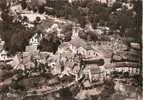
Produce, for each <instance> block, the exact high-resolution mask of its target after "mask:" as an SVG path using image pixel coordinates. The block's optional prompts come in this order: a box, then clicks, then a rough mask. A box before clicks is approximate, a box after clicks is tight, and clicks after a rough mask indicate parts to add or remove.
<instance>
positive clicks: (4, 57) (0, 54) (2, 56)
mask: <svg viewBox="0 0 143 100" xmlns="http://www.w3.org/2000/svg"><path fill="white" fill-rule="evenodd" d="M7 59H8V57H7V51H5V50H2V51H1V52H0V61H6V60H7Z"/></svg>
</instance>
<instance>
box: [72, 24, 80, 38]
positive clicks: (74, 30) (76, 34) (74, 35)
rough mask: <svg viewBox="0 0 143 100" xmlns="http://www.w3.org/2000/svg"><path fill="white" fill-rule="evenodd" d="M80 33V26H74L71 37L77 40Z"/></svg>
mask: <svg viewBox="0 0 143 100" xmlns="http://www.w3.org/2000/svg"><path fill="white" fill-rule="evenodd" d="M79 31H80V25H79V24H74V26H73V28H72V37H71V39H75V38H77V37H78V33H79Z"/></svg>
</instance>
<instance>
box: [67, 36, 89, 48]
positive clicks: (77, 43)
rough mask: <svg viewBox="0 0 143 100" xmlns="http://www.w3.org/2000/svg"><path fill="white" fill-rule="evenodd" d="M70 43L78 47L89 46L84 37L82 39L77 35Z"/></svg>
mask: <svg viewBox="0 0 143 100" xmlns="http://www.w3.org/2000/svg"><path fill="white" fill-rule="evenodd" d="M70 43H71V44H72V45H74V46H75V47H77V48H79V47H83V48H86V47H87V43H86V42H85V41H84V40H83V39H81V38H79V37H76V38H74V39H72V40H71V41H70Z"/></svg>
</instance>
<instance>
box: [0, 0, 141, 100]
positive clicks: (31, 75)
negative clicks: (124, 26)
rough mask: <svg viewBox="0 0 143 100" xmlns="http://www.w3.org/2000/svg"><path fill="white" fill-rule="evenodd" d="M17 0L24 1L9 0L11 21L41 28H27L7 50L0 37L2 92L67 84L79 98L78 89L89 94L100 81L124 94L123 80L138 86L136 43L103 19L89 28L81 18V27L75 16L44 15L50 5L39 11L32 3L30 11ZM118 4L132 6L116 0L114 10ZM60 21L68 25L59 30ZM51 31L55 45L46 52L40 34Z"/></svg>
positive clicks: (47, 90) (106, 0)
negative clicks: (18, 45) (23, 38)
mask: <svg viewBox="0 0 143 100" xmlns="http://www.w3.org/2000/svg"><path fill="white" fill-rule="evenodd" d="M19 2H24V3H25V1H19V0H17V1H15V0H13V2H12V5H14V6H12V7H11V12H12V13H13V14H14V16H16V17H15V19H14V20H13V22H16V23H21V25H23V26H24V27H25V28H26V29H28V30H30V29H35V30H36V28H38V27H40V28H41V29H40V28H39V30H40V31H39V30H38V31H36V32H33V33H32V35H31V36H30V38H29V40H28V44H26V46H25V48H24V50H21V51H18V52H16V53H15V54H13V55H12V54H10V52H9V51H8V50H6V46H5V45H6V43H7V41H4V40H3V39H2V37H1V38H0V92H1V91H8V93H7V96H8V94H10V95H13V96H14V95H15V97H18V95H19V93H22V92H25V94H24V95H23V98H27V97H32V96H36V95H37V96H38V95H39V96H42V95H48V94H52V93H58V92H59V91H61V90H63V89H67V88H68V89H70V90H71V92H72V93H73V95H74V97H75V98H77V100H84V99H79V98H81V97H80V95H83V94H82V93H83V91H86V92H88V94H90V95H91V94H92V92H89V91H94V90H95V91H94V92H95V93H94V95H99V94H101V91H104V90H102V89H101V90H100V89H99V90H100V92H98V88H99V87H104V88H106V84H108V85H109V84H111V87H112V86H114V87H112V88H114V89H113V90H115V91H121V92H123V95H126V96H128V94H126V93H125V91H128V90H127V89H126V88H125V89H124V86H126V85H127V86H134V87H140V86H142V83H141V82H140V80H142V77H141V75H142V65H141V62H142V60H141V52H140V50H141V48H142V47H141V44H140V43H138V42H129V43H126V42H125V38H124V37H122V36H120V35H118V34H111V31H112V29H111V27H108V26H107V25H100V23H99V24H97V26H96V28H93V25H92V23H91V22H89V21H87V23H86V25H85V27H82V26H81V24H80V23H79V22H78V21H71V20H69V19H64V18H63V17H57V16H53V15H49V12H50V13H51V12H52V11H53V10H52V9H53V8H50V7H48V8H47V9H48V11H49V12H48V14H47V12H44V13H42V14H40V13H39V12H38V11H37V9H38V8H34V10H35V9H36V12H35V11H32V10H29V9H31V8H29V6H28V8H25V9H22V7H21V5H19V4H18V3H19ZM31 2H32V0H26V3H28V4H30V3H31ZM51 2H52V1H51ZM65 2H66V1H65ZM74 2H76V1H74V0H68V3H69V4H70V6H73V5H74ZM77 2H83V1H82V0H81V1H77ZM97 2H99V4H107V7H112V6H113V4H114V3H115V2H116V0H97ZM120 4H121V3H120ZM79 9H80V8H79ZM81 9H83V8H81ZM124 9H127V10H132V9H133V5H132V3H130V0H129V2H124V3H122V4H121V8H118V9H116V11H117V12H120V11H122V10H124ZM46 11H47V10H46ZM113 14H115V13H114V12H113ZM133 14H134V13H133ZM0 15H1V13H0ZM0 20H2V19H1V18H0ZM35 27H36V28H35ZM43 27H44V28H43ZM65 27H68V28H67V29H68V31H65V30H66V28H65ZM42 28H43V29H42ZM68 32H69V33H68ZM112 32H113V33H120V32H121V30H119V29H116V30H114V31H112ZM29 34H30V33H29ZM51 34H52V35H53V34H54V35H53V36H55V37H56V38H57V39H59V41H58V40H55V41H56V42H57V41H58V43H59V46H57V49H56V50H55V51H52V52H50V51H46V50H45V48H46V46H47V47H48V46H49V45H50V44H49V45H46V46H43V47H45V48H44V49H43V48H42V46H41V43H42V42H43V40H46V41H47V40H48V39H49V38H50V35H51ZM67 34H70V35H69V36H70V39H67V37H66V35H67ZM84 34H87V36H86V35H85V36H84ZM90 34H92V35H91V37H90V36H89V35H90ZM82 35H83V36H82ZM82 37H83V38H82ZM84 38H87V40H86V39H84ZM53 39H54V38H53ZM67 40H68V41H67ZM49 41H50V39H49V40H48V42H49ZM51 41H53V40H51ZM54 43H55V42H53V44H54ZM53 46H54V45H53ZM55 46H56V43H55ZM41 48H42V49H43V50H42V49H41ZM113 84H114V85H113ZM109 87H110V85H109ZM112 88H111V91H112ZM96 89H97V90H96ZM136 91H138V89H136ZM138 98H140V96H138ZM0 100H3V99H1V98H0ZM16 100H17V99H16ZM19 100H25V99H19ZM26 100H27V99H26ZM28 100H29V99H28ZM36 100H37V99H36ZM39 100H43V99H39ZM44 100H47V99H44ZM93 100H94V99H93ZM99 100H100V99H99ZM101 100H102V99H101ZM131 100H132V99H131ZM133 100H134V99H133ZM138 100H140V99H138Z"/></svg>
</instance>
